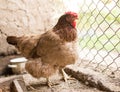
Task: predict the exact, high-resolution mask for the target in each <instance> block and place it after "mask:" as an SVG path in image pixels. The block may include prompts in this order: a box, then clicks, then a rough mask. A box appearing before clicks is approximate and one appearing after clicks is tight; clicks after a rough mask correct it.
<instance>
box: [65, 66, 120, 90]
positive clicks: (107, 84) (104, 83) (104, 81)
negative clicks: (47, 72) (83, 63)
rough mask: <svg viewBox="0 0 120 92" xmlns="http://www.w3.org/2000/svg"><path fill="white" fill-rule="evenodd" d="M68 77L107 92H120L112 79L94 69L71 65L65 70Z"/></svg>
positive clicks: (119, 88)
mask: <svg viewBox="0 0 120 92" xmlns="http://www.w3.org/2000/svg"><path fill="white" fill-rule="evenodd" d="M65 72H66V73H67V74H68V75H71V76H73V77H74V78H76V79H78V80H79V81H81V82H83V83H85V84H86V85H89V86H92V87H95V88H98V89H100V90H103V91H107V92H120V87H119V86H116V85H115V83H113V82H111V81H110V77H108V76H106V75H103V74H102V73H99V72H96V71H94V70H92V69H88V68H81V67H78V66H75V65H69V66H67V67H66V68H65Z"/></svg>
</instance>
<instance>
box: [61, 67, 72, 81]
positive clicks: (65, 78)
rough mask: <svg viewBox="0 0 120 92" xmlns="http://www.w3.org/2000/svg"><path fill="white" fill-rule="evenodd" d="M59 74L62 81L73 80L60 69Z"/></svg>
mask: <svg viewBox="0 0 120 92" xmlns="http://www.w3.org/2000/svg"><path fill="white" fill-rule="evenodd" d="M60 73H61V74H62V77H63V80H64V81H65V82H67V80H73V79H74V78H71V76H68V75H67V74H66V73H65V71H64V69H60Z"/></svg>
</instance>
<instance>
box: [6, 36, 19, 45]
mask: <svg viewBox="0 0 120 92" xmlns="http://www.w3.org/2000/svg"><path fill="white" fill-rule="evenodd" d="M6 40H7V42H8V43H9V44H12V45H17V42H18V38H17V37H16V36H8V37H7V39H6Z"/></svg>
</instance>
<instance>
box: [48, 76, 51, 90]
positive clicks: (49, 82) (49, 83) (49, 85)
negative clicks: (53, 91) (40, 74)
mask: <svg viewBox="0 0 120 92" xmlns="http://www.w3.org/2000/svg"><path fill="white" fill-rule="evenodd" d="M47 85H48V87H50V88H51V87H52V82H51V81H50V79H49V77H48V78H47Z"/></svg>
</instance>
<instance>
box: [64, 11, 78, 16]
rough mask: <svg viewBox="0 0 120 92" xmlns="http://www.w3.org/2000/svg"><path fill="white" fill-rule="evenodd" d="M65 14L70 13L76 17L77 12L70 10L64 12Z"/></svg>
mask: <svg viewBox="0 0 120 92" xmlns="http://www.w3.org/2000/svg"><path fill="white" fill-rule="evenodd" d="M65 14H70V15H73V16H76V17H78V14H77V13H75V12H72V11H68V12H65Z"/></svg>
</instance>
